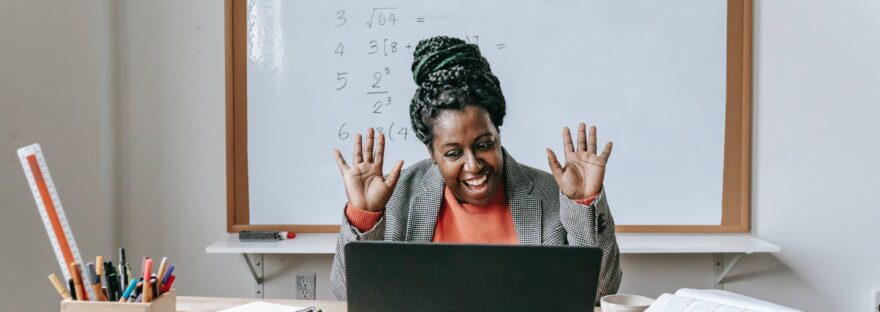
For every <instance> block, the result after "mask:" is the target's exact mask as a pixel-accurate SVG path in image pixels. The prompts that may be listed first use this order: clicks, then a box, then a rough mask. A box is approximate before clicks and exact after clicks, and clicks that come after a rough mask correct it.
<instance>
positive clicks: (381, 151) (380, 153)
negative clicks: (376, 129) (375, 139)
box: [375, 133, 385, 170]
mask: <svg viewBox="0 0 880 312" xmlns="http://www.w3.org/2000/svg"><path fill="white" fill-rule="evenodd" d="M384 161H385V134H384V133H379V143H378V145H377V146H376V161H375V163H376V166H379V170H381V169H382V164H383V162H384Z"/></svg>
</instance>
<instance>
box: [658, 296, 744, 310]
mask: <svg viewBox="0 0 880 312" xmlns="http://www.w3.org/2000/svg"><path fill="white" fill-rule="evenodd" d="M645 312H752V310H746V309H741V308H736V307H731V306H726V305H723V304H720V303H712V302H708V301H701V300H697V299H693V298H687V297H681V296H676V295H673V294H662V295H660V298H657V300H656V301H654V303H653V304H651V306H650V307H648V309H647V310H645Z"/></svg>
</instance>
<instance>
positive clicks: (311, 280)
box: [296, 272, 315, 300]
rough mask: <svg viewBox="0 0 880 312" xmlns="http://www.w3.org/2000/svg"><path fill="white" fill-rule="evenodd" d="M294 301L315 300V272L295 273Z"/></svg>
mask: <svg viewBox="0 0 880 312" xmlns="http://www.w3.org/2000/svg"><path fill="white" fill-rule="evenodd" d="M296 299H304V300H315V272H308V273H296Z"/></svg>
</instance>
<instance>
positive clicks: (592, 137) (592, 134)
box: [587, 126, 596, 154]
mask: <svg viewBox="0 0 880 312" xmlns="http://www.w3.org/2000/svg"><path fill="white" fill-rule="evenodd" d="M587 153H590V154H596V126H590V145H589V147H587Z"/></svg>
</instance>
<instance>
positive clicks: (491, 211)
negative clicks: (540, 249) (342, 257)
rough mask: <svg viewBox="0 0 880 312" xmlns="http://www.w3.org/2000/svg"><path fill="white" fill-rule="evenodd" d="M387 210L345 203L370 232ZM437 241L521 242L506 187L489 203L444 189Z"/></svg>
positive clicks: (351, 217)
mask: <svg viewBox="0 0 880 312" xmlns="http://www.w3.org/2000/svg"><path fill="white" fill-rule="evenodd" d="M596 196H598V194H597V195H594V196H591V197H589V198H586V199H582V200H576V202H577V203H579V204H581V205H589V204H590V203H592V202H593V200H595V199H596ZM382 214H384V211H379V212H371V211H366V210H363V209H358V208H355V207H352V206H351V204H349V205H348V206H346V207H345V215H346V217H347V218H348V222H349V223H350V224H351V225H352V226H354V227H355V228H356V229H358V230H359V231H361V232H366V231H368V230H370V229H372V228H373V226H375V225H376V222H378V221H379V219H381V218H382ZM433 241H434V242H435V243H475V244H509V245H515V244H517V243H519V239H517V237H516V228H515V227H514V225H513V215H511V213H510V204H509V203H508V202H507V196H506V194H505V192H504V188H499V190H498V192H497V193H495V196H494V197H493V198H492V202H490V203H489V204H488V205H485V206H477V205H471V204H461V203H459V202H458V200H457V199H456V198H455V195H453V194H452V191H450V190H449V188H445V189H444V190H443V203H442V204H440V212H439V214H438V215H437V225H436V227H435V228H434V239H433Z"/></svg>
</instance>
